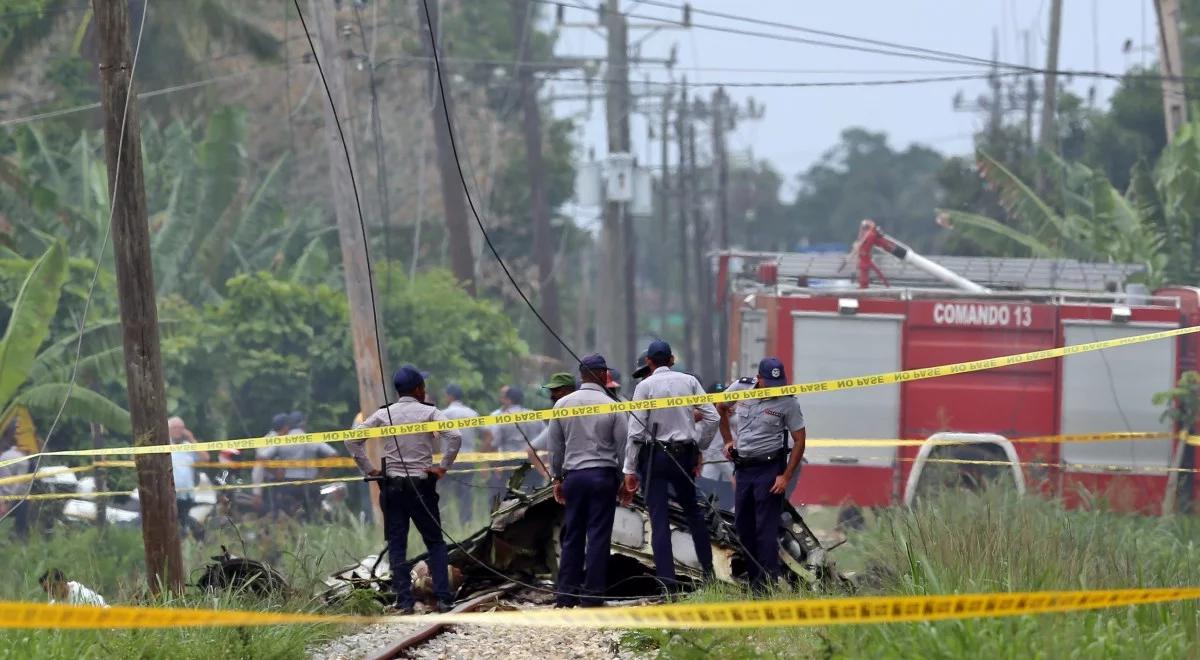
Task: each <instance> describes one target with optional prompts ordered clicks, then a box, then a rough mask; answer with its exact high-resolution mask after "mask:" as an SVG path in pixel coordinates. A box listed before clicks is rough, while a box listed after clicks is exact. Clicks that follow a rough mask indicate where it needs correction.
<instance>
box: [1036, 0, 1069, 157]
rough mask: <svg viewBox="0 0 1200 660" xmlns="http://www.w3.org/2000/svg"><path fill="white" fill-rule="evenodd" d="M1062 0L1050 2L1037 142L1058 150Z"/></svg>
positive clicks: (1045, 147) (1055, 150) (1046, 147)
mask: <svg viewBox="0 0 1200 660" xmlns="http://www.w3.org/2000/svg"><path fill="white" fill-rule="evenodd" d="M1062 5H1063V3H1062V0H1051V2H1050V43H1049V45H1048V46H1047V48H1046V73H1045V76H1044V77H1043V79H1042V80H1043V82H1044V85H1045V86H1044V87H1043V88H1042V125H1041V133H1040V137H1039V139H1038V144H1039V145H1040V146H1041V147H1042V148H1043V149H1045V150H1047V151H1052V152H1057V151H1058V128H1057V122H1056V121H1055V117H1056V113H1057V111H1058V108H1057V102H1058V73H1057V72H1058V43H1059V39H1060V37H1061V36H1062Z"/></svg>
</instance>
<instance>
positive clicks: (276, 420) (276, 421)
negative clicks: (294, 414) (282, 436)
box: [271, 413, 288, 431]
mask: <svg viewBox="0 0 1200 660" xmlns="http://www.w3.org/2000/svg"><path fill="white" fill-rule="evenodd" d="M287 427H288V414H287V413H276V414H275V416H274V417H272V418H271V430H272V431H278V430H280V429H286V428H287Z"/></svg>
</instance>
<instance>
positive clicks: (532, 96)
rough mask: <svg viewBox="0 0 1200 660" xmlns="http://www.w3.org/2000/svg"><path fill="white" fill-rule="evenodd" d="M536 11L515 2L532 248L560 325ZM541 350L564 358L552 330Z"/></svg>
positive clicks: (549, 317)
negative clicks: (535, 51) (536, 62)
mask: <svg viewBox="0 0 1200 660" xmlns="http://www.w3.org/2000/svg"><path fill="white" fill-rule="evenodd" d="M535 15H536V12H535V11H534V4H533V1H532V0H514V2H513V3H512V24H513V38H514V39H516V40H517V48H519V49H520V61H521V65H520V67H519V68H518V69H517V71H516V74H517V83H518V85H519V87H520V94H521V112H522V121H521V130H522V133H524V138H525V166H526V168H527V169H528V175H529V211H530V214H531V215H532V216H533V252H534V259H535V260H536V262H537V268H538V275H537V277H538V291H539V292H540V294H541V296H540V297H541V303H542V304H541V314H542V317H543V318H544V319H545V320H546V324H547V325H549V326H550V327H551V328H555V329H556V330H557V329H559V328H560V323H559V321H560V311H559V301H558V283H557V282H556V281H555V279H554V248H553V247H552V241H551V240H550V203H549V201H547V199H546V164H545V159H544V158H543V157H542V109H541V107H540V106H539V105H538V98H537V92H538V90H537V83H536V82H535V81H534V78H533V73H534V68H533V65H532V62H531V61H532V59H533V58H532V48H531V44H532V43H533V36H532V35H531V34H530V33H531V32H532V31H533V19H534V17H535ZM541 335H542V354H543V355H546V356H549V357H553V358H562V357H563V350H562V347H561V346H560V345H559V343H558V340H556V339H555V338H554V335H552V334H551V333H550V331H549V330H546V329H542V330H541Z"/></svg>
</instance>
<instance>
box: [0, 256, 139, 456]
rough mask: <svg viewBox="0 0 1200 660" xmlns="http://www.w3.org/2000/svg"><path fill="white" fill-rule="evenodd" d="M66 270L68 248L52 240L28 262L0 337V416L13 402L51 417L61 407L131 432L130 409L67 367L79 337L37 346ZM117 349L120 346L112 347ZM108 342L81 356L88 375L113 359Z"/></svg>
mask: <svg viewBox="0 0 1200 660" xmlns="http://www.w3.org/2000/svg"><path fill="white" fill-rule="evenodd" d="M66 276H67V257H66V249H65V247H64V246H63V244H62V243H61V242H58V243H55V244H54V245H52V246H51V247H50V249H49V250H47V251H46V253H45V254H43V255H42V256H41V257H40V258H39V259H38V260H37V261H35V262H34V263H33V264H32V265H31V267H30V268H29V272H28V275H27V276H26V277H25V281H24V282H23V283H22V285H21V289H20V292H19V293H18V294H17V298H16V301H15V302H14V303H13V305H12V308H11V311H10V314H9V318H8V323H7V325H6V328H5V331H4V337H3V339H0V419H7V418H8V417H9V416H10V415H11V414H12V413H13V409H14V408H16V407H24V408H26V409H28V410H29V411H30V412H32V413H33V414H35V415H45V416H47V417H53V416H55V415H56V414H57V413H58V410H59V408H60V407H62V413H63V415H64V416H66V417H73V418H77V419H83V420H87V421H91V422H96V423H98V424H102V425H104V426H107V427H108V428H110V429H112V430H114V431H116V432H118V433H129V413H128V412H126V411H125V410H123V409H122V408H121V407H120V406H118V405H117V404H115V403H113V402H112V401H110V400H109V399H107V398H105V397H104V396H102V395H100V394H98V393H96V392H94V391H92V390H90V389H88V388H86V387H83V386H82V385H76V384H74V383H73V382H72V381H71V380H70V373H69V371H70V370H68V369H67V368H66V367H67V366H68V365H67V362H68V361H69V362H71V363H72V364H71V365H70V366H71V368H72V370H73V369H74V366H75V365H74V360H73V359H72V358H73V357H74V355H73V353H71V352H68V351H67V350H66V349H67V347H68V346H71V347H72V348H73V346H74V342H75V341H76V340H77V339H78V337H77V336H76V337H67V338H66V339H65V340H61V341H58V342H55V343H53V344H51V345H50V346H49V347H47V348H46V349H45V350H40V349H41V348H42V345H43V344H44V343H45V341H46V339H47V338H48V337H49V335H50V325H51V321H52V320H53V318H54V314H55V311H56V310H57V309H58V302H59V298H60V296H61V294H62V290H63V285H64V283H65V281H66ZM115 350H116V351H117V352H118V353H119V351H120V348H119V347H117V348H116V349H115ZM113 358H114V353H113V349H112V347H109V348H108V349H106V350H101V351H98V352H96V353H91V354H89V355H86V356H84V357H82V359H81V360H80V362H79V365H78V367H79V370H80V372H81V373H82V374H84V376H85V377H86V375H87V374H90V373H96V372H98V371H99V370H101V369H103V367H104V365H105V364H108V365H111V364H112V359H113Z"/></svg>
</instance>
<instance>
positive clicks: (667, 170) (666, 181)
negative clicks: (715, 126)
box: [658, 88, 674, 334]
mask: <svg viewBox="0 0 1200 660" xmlns="http://www.w3.org/2000/svg"><path fill="white" fill-rule="evenodd" d="M673 92H674V90H672V89H669V88H668V90H667V93H666V94H665V95H664V96H663V100H662V123H661V124H660V125H659V133H658V137H659V146H660V147H661V152H660V154H659V163H661V166H662V174H661V175H660V176H659V180H658V214H659V215H658V219H659V225H658V244H659V245H663V246H665V245H670V241H669V240H668V239H667V228H668V227H669V226H670V224H671V163H670V160H669V159H670V147H671V96H672V94H673ZM670 278H671V275H670V268H669V267H668V265H667V263H666V262H665V260H664V262H663V263H661V264H660V265H659V283H658V291H659V296H660V299H659V302H658V310H659V316H660V322H659V329H660V331H661V332H662V334H666V329H667V313H668V311H669V310H668V309H667V300H668V298H669V297H670V295H669V293H670V290H671V279H670Z"/></svg>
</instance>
